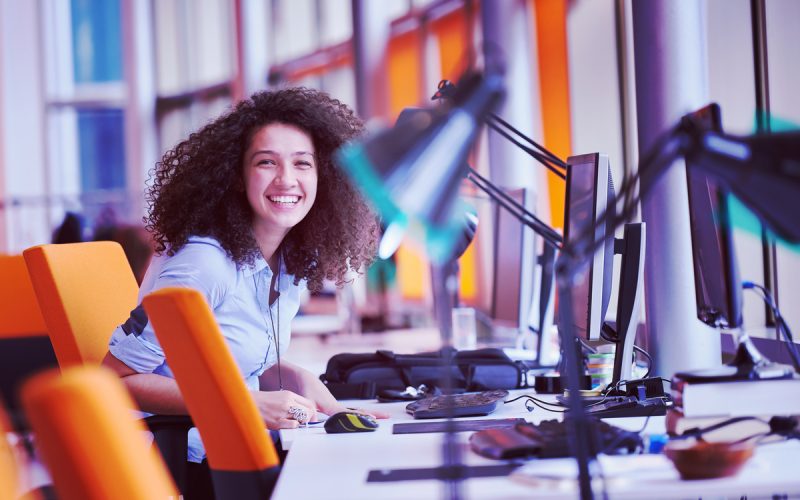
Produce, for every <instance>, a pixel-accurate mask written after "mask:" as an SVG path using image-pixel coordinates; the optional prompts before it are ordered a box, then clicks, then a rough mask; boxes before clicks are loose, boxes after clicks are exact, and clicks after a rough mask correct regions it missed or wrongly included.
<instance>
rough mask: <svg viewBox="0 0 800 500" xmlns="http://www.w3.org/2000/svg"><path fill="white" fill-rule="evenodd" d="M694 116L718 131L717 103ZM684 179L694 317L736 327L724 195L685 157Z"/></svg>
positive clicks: (735, 272)
mask: <svg viewBox="0 0 800 500" xmlns="http://www.w3.org/2000/svg"><path fill="white" fill-rule="evenodd" d="M696 116H697V118H698V119H699V122H701V123H704V124H705V125H706V126H707V127H708V129H709V130H714V131H717V132H721V131H722V124H721V120H720V113H719V108H718V107H717V106H709V107H707V108H704V109H703V110H701V111H699V112H697V113H696ZM686 181H687V186H688V193H689V227H690V231H691V236H692V258H693V264H694V287H695V298H696V301H697V317H698V318H699V319H700V321H702V322H703V323H706V324H708V325H711V326H714V327H720V328H731V329H732V328H738V327H740V326H741V325H742V287H741V284H740V279H739V269H738V266H737V264H736V253H735V249H734V244H733V230H732V228H731V226H730V221H729V217H728V203H727V194H726V193H725V192H724V191H723V190H722V189H720V187H719V186H718V185H717V184H716V183H715V182H713V181H712V180H711V179H710V178H708V176H706V175H705V174H704V173H703V172H702V170H701V169H697V168H692V167H691V164H690V163H688V160H687V168H686Z"/></svg>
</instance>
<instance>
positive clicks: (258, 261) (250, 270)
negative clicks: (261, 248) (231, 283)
mask: <svg viewBox="0 0 800 500" xmlns="http://www.w3.org/2000/svg"><path fill="white" fill-rule="evenodd" d="M267 267H269V266H267V261H266V260H264V256H262V255H261V253H260V252H259V254H258V255H257V256H256V258H255V260H254V261H253V263H252V264H245V265H244V266H242V274H244V275H245V276H246V277H248V278H249V277H250V276H253V275H254V274H258V273H260V272H261V271H263V270H264V269H266V268H267Z"/></svg>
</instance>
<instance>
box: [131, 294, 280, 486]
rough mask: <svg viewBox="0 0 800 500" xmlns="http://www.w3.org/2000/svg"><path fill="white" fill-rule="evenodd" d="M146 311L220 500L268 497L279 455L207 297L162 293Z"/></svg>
mask: <svg viewBox="0 0 800 500" xmlns="http://www.w3.org/2000/svg"><path fill="white" fill-rule="evenodd" d="M143 304H144V308H145V311H147V315H148V317H149V318H150V321H151V322H152V323H153V327H154V329H155V331H156V335H157V336H158V340H159V342H160V343H161V347H162V348H163V349H164V352H165V353H166V355H167V362H168V363H169V366H170V368H172V372H173V374H174V375H175V379H176V380H177V381H178V386H179V387H180V389H181V393H182V394H183V397H184V400H185V401H186V406H187V408H188V409H189V414H190V415H191V416H192V419H193V420H194V422H195V424H196V425H197V428H198V430H199V431H200V435H201V437H202V439H203V444H204V445H205V448H206V454H207V456H208V463H209V467H210V469H211V478H212V481H213V483H214V492H215V494H216V496H217V498H218V499H223V498H253V499H256V498H268V497H269V495H270V493H271V492H272V489H273V488H274V486H275V482H276V480H277V477H278V473H279V471H280V467H279V460H278V455H277V453H276V451H275V446H274V444H273V442H272V439H271V438H270V435H269V433H268V432H267V429H266V427H265V425H264V421H263V419H262V418H261V416H260V415H259V413H258V410H257V409H256V406H255V403H254V401H253V398H252V396H251V394H250V392H249V391H248V390H247V387H246V386H245V384H244V381H243V380H242V376H241V373H240V371H239V368H238V366H236V363H235V361H234V359H233V356H232V355H231V353H230V351H229V350H228V347H227V345H226V344H225V340H224V338H223V336H222V332H220V330H219V325H218V324H217V321H216V319H214V315H213V314H212V312H211V309H210V308H209V306H208V304H207V303H206V301H205V298H204V297H203V296H202V295H201V294H200V293H199V292H198V291H196V290H192V289H189V288H164V289H161V290H158V291H156V292H153V293H151V294H149V295H148V296H146V297H145V298H144V300H143Z"/></svg>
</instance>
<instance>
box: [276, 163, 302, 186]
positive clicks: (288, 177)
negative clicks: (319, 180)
mask: <svg viewBox="0 0 800 500" xmlns="http://www.w3.org/2000/svg"><path fill="white" fill-rule="evenodd" d="M296 181H297V177H296V176H295V173H294V169H293V168H292V167H291V166H287V165H282V166H280V167H278V172H277V174H276V175H275V181H274V182H275V183H276V184H279V185H281V186H292V185H294V184H295V182H296Z"/></svg>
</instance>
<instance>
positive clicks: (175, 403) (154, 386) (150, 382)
mask: <svg viewBox="0 0 800 500" xmlns="http://www.w3.org/2000/svg"><path fill="white" fill-rule="evenodd" d="M103 366H105V367H106V368H110V369H111V370H112V371H114V372H115V373H116V374H117V375H119V377H120V378H121V379H122V382H123V383H124V384H125V386H126V387H127V388H128V391H129V392H130V393H131V395H132V396H133V399H134V400H135V401H136V403H137V404H138V405H139V408H140V409H141V410H142V411H146V412H148V413H156V414H158V415H188V414H189V412H188V411H187V410H186V404H185V403H184V401H183V396H182V395H181V391H180V389H178V383H177V382H175V379H173V378H170V377H165V376H163V375H156V374H155V373H139V372H137V371H135V370H134V369H132V368H131V367H129V366H128V365H126V364H125V363H123V362H122V361H120V360H119V359H117V358H116V357H115V356H114V355H113V354H111V353H108V354H106V357H105V358H104V359H103Z"/></svg>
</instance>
